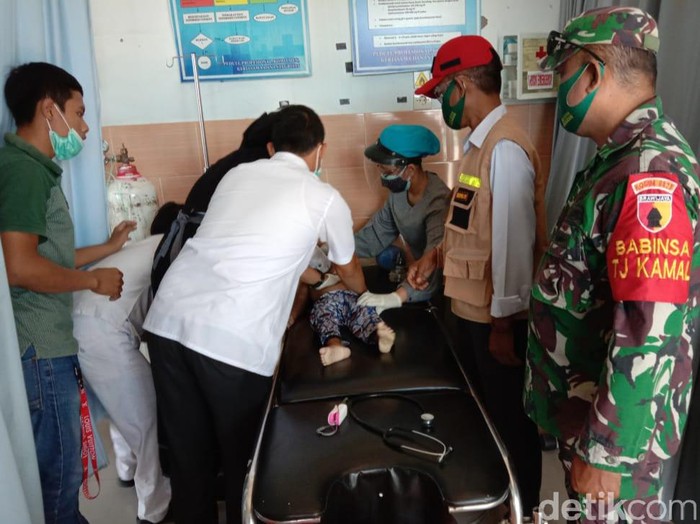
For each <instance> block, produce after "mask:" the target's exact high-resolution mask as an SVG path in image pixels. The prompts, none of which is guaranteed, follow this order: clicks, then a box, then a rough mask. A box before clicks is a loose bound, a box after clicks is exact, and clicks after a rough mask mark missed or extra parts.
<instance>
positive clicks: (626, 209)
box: [607, 173, 693, 304]
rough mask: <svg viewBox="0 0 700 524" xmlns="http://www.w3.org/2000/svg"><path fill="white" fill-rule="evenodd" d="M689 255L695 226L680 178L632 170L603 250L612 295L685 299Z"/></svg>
mask: <svg viewBox="0 0 700 524" xmlns="http://www.w3.org/2000/svg"><path fill="white" fill-rule="evenodd" d="M692 254H693V230H692V227H691V224H690V218H689V217H688V211H687V209H686V206H685V200H684V198H683V190H682V187H681V185H680V184H679V182H678V177H677V176H676V175H674V174H673V173H638V174H634V175H630V177H629V179H628V183H627V191H626V193H625V199H624V201H623V203H622V208H621V210H620V216H619V218H618V221H617V224H616V225H615V230H614V231H613V233H612V236H611V238H610V243H609V244H608V249H607V262H608V277H609V278H610V286H611V288H612V294H613V298H614V299H615V300H617V301H625V300H634V301H649V302H671V303H676V304H681V303H684V302H686V301H687V300H688V293H689V289H690V262H691V258H692Z"/></svg>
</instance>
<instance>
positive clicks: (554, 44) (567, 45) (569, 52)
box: [545, 31, 605, 69]
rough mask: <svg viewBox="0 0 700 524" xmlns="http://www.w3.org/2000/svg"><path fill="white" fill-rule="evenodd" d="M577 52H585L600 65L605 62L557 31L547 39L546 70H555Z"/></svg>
mask: <svg viewBox="0 0 700 524" xmlns="http://www.w3.org/2000/svg"><path fill="white" fill-rule="evenodd" d="M577 51H585V52H586V53H588V54H589V55H591V56H592V57H593V58H595V59H596V60H597V61H598V62H600V63H601V64H602V65H605V60H603V59H602V58H600V56H598V55H597V54H595V53H594V52H593V51H591V50H590V49H588V48H586V47H584V46H582V45H579V44H575V43H573V42H571V41H569V40H567V39H566V38H564V36H563V35H562V34H561V33H560V32H559V31H551V32H550V33H549V36H548V37H547V58H546V59H545V64H546V68H547V69H555V68H557V67H559V66H560V65H561V64H563V63H564V62H566V61H567V60H568V59H569V58H571V57H572V56H573V55H574V53H576V52H577Z"/></svg>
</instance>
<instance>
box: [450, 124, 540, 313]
mask: <svg viewBox="0 0 700 524" xmlns="http://www.w3.org/2000/svg"><path fill="white" fill-rule="evenodd" d="M503 139H507V140H511V141H513V142H515V143H516V144H518V145H519V146H520V147H522V148H523V150H524V151H525V153H526V154H527V156H528V157H529V158H530V161H531V162H532V165H533V167H534V170H535V202H534V206H535V217H536V224H537V230H536V232H535V246H534V256H535V258H534V269H535V270H536V269H537V265H538V263H539V261H540V258H541V257H542V255H543V254H544V250H545V249H546V247H547V229H546V228H547V225H546V219H545V207H544V192H545V187H546V185H547V177H548V173H543V172H542V168H541V166H540V159H539V156H538V155H537V152H536V151H535V148H534V146H533V145H532V142H531V141H530V138H529V137H528V136H527V134H526V133H525V132H524V131H523V130H522V129H521V128H520V126H519V125H518V124H517V123H516V122H515V121H514V119H512V118H511V117H509V116H508V115H507V114H506V115H504V116H503V117H502V118H501V119H500V120H499V121H498V122H496V124H495V125H494V126H493V128H492V129H491V131H490V132H489V134H488V136H487V137H486V140H484V143H483V144H482V147H480V148H478V147H476V146H474V145H473V144H472V146H471V148H470V149H469V151H468V152H467V154H466V155H465V156H464V158H463V159H462V163H461V165H460V170H459V178H458V180H457V185H456V187H455V188H454V190H453V192H452V200H451V202H450V209H449V213H448V216H447V222H446V224H445V236H444V241H443V244H442V246H443V250H442V251H443V257H444V276H445V295H446V296H448V297H451V298H452V311H453V312H454V314H455V315H457V316H458V317H461V318H464V319H467V320H472V321H475V322H490V321H491V297H492V295H493V281H492V277H491V202H492V198H491V182H490V174H491V156H492V153H493V148H494V147H495V146H496V144H497V143H498V142H499V141H501V140H503ZM497 176H508V173H499V174H498V175H497Z"/></svg>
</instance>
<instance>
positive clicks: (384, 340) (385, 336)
mask: <svg viewBox="0 0 700 524" xmlns="http://www.w3.org/2000/svg"><path fill="white" fill-rule="evenodd" d="M394 340H396V333H395V332H394V330H393V329H391V328H390V327H389V326H388V325H387V324H386V322H380V323H379V324H377V342H379V351H381V352H382V353H389V351H391V348H392V347H393V346H394Z"/></svg>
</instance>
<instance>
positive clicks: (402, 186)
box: [379, 166, 411, 193]
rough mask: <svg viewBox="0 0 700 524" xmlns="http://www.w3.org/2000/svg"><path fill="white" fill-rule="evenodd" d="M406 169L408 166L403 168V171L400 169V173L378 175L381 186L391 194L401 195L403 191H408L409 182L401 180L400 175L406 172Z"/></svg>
mask: <svg viewBox="0 0 700 524" xmlns="http://www.w3.org/2000/svg"><path fill="white" fill-rule="evenodd" d="M407 167H408V166H404V167H403V169H401V171H399V172H398V173H397V174H395V175H385V174H381V175H379V178H380V179H381V182H382V185H383V186H384V187H386V188H387V189H388V190H389V191H391V192H392V193H403V192H404V191H408V188H409V187H411V181H410V180H404V179H403V178H402V175H403V173H404V171H406V168H407Z"/></svg>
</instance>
